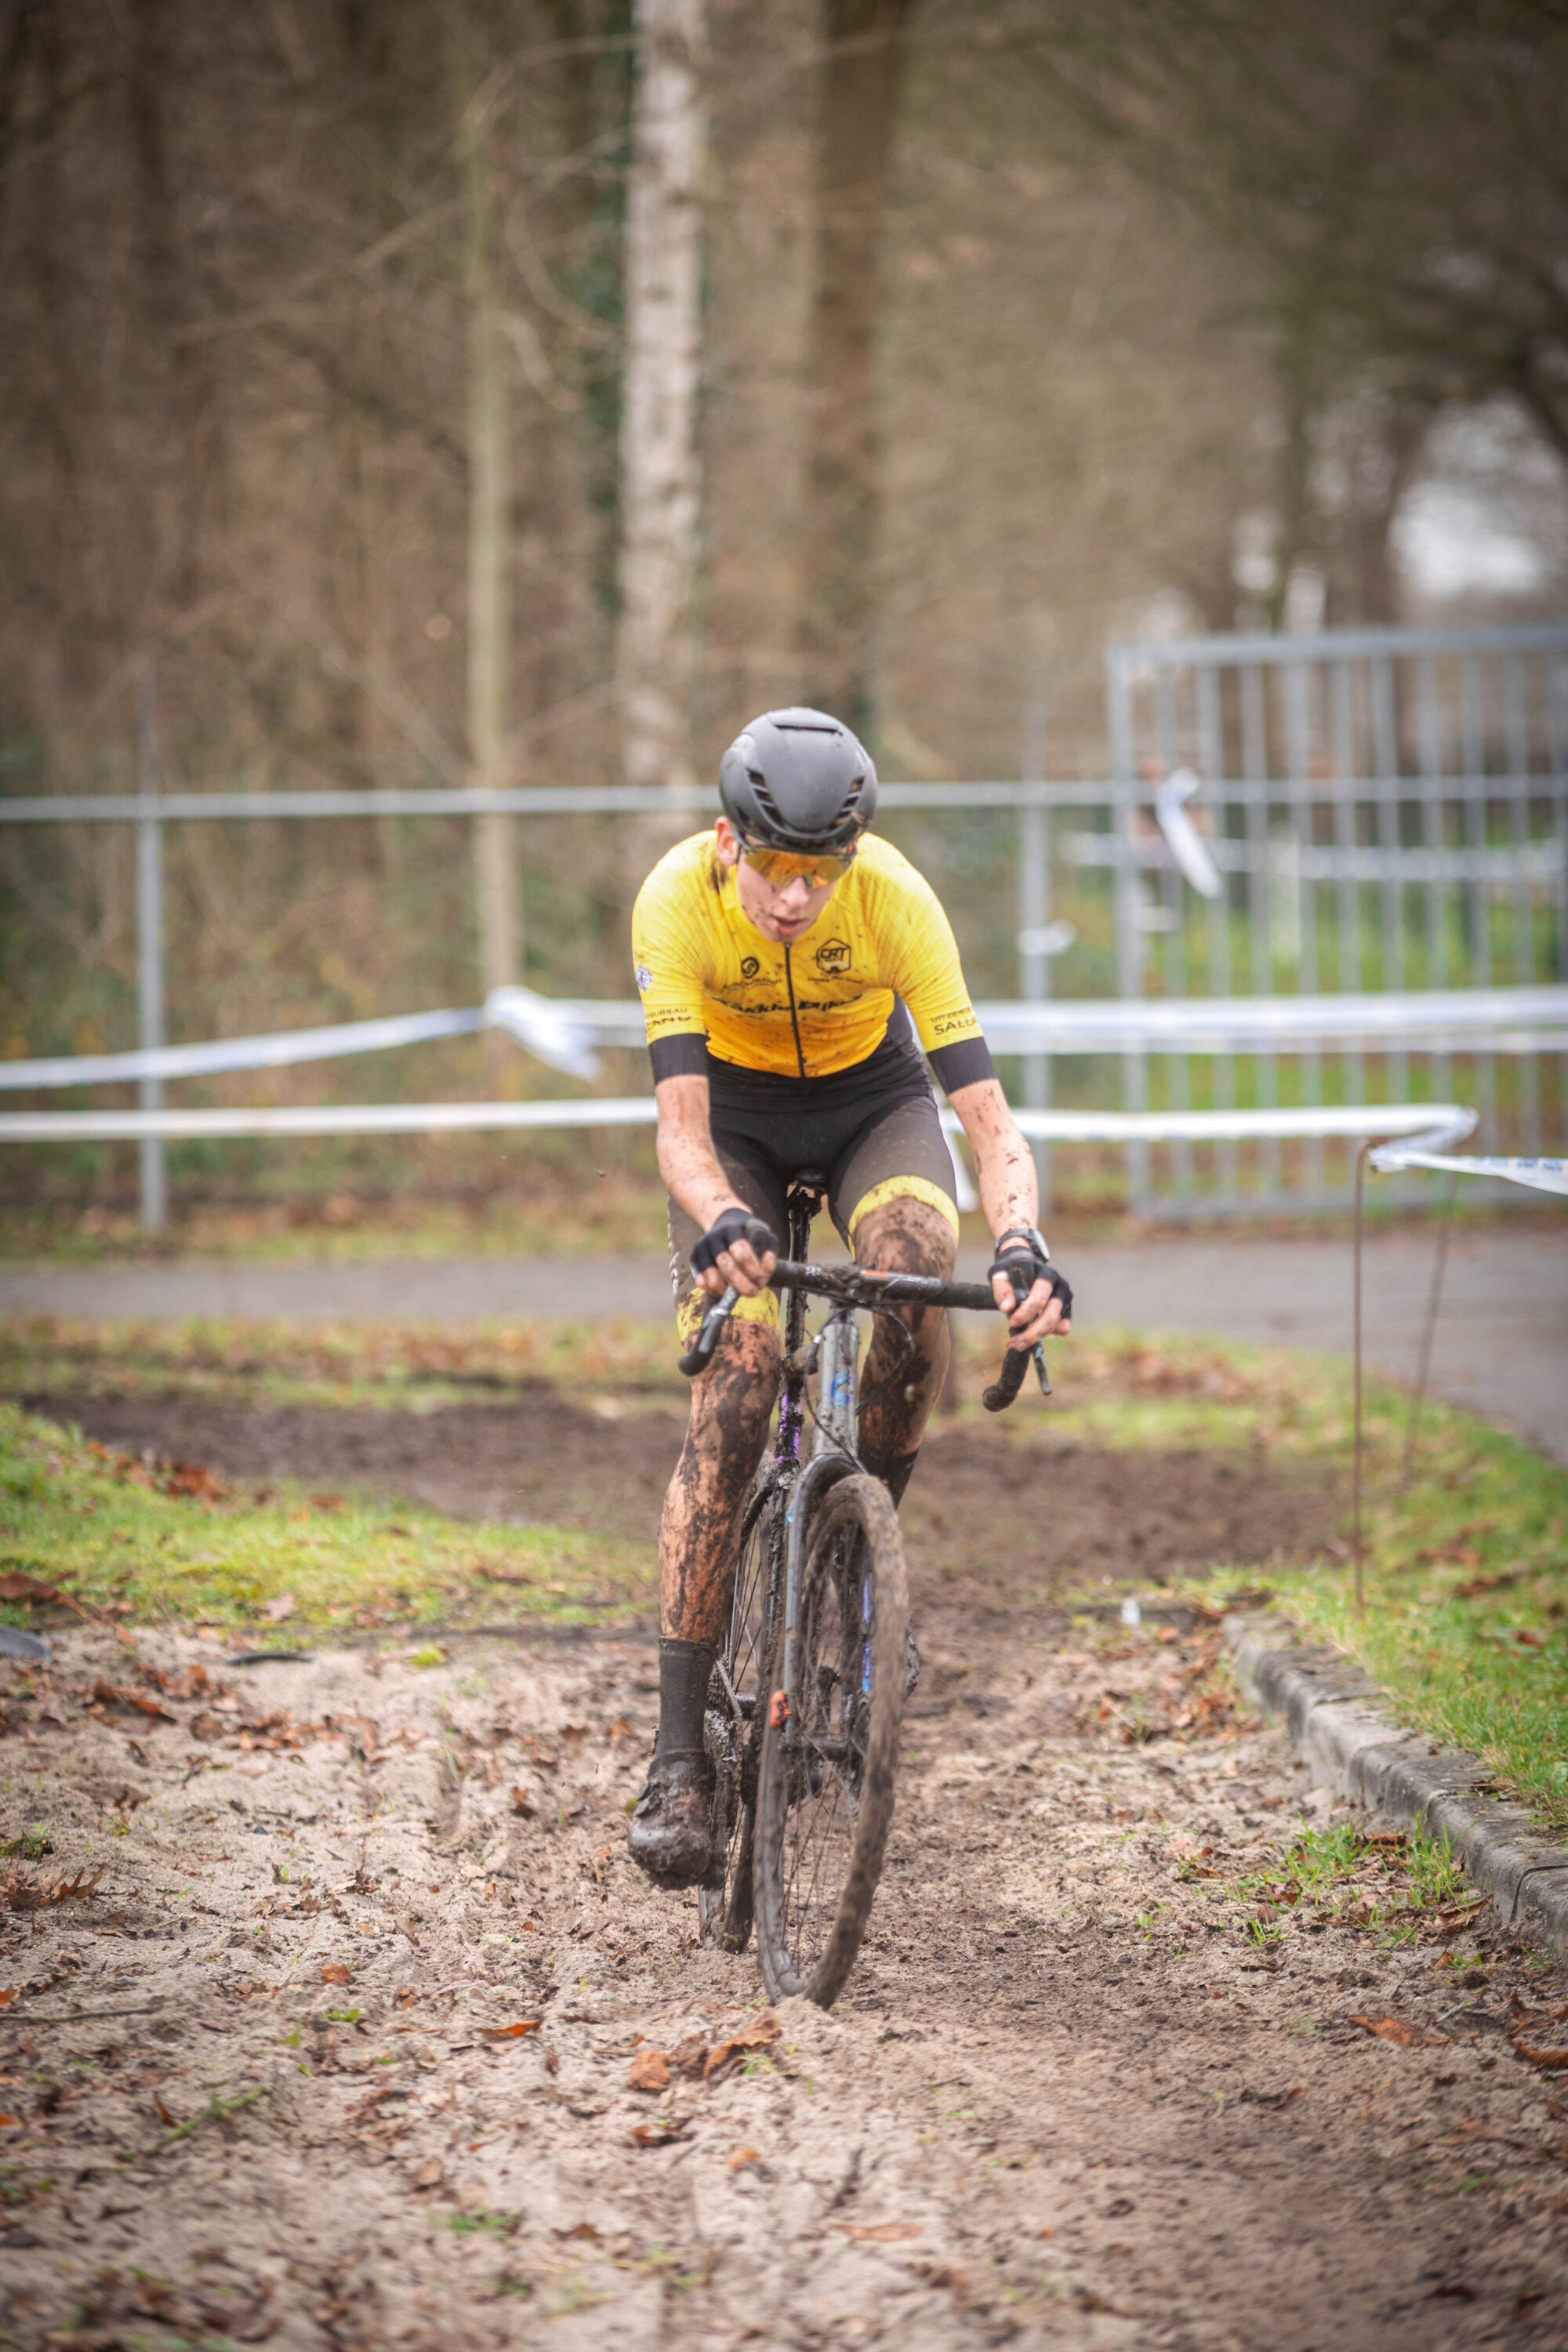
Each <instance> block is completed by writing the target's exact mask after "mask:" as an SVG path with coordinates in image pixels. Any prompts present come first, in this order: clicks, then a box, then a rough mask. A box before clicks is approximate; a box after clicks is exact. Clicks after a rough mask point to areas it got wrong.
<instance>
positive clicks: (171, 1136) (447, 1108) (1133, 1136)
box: [0, 1095, 1476, 1143]
mask: <svg viewBox="0 0 1568 2352" xmlns="http://www.w3.org/2000/svg"><path fill="white" fill-rule="evenodd" d="M656 1116H657V1106H656V1105H655V1102H654V1099H653V1097H652V1096H651V1095H601V1096H595V1097H591V1098H590V1099H588V1100H586V1101H584V1100H578V1101H574V1102H454V1103H299V1104H291V1105H288V1106H286V1107H280V1108H265V1109H252V1110H247V1109H235V1110H101V1111H100V1110H36V1111H35V1110H27V1111H3V1112H0V1142H5V1143H129V1142H140V1141H143V1140H145V1139H148V1138H153V1139H162V1140H163V1141H166V1142H174V1141H176V1140H178V1139H180V1138H182V1137H204V1136H205V1137H209V1138H218V1137H241V1136H289V1135H440V1134H457V1133H460V1132H463V1131H465V1130H473V1129H486V1128H493V1129H517V1128H549V1127H643V1126H651V1125H652V1123H653V1121H654V1119H655V1118H656ZM1015 1116H1016V1118H1017V1122H1018V1125H1019V1127H1020V1129H1022V1131H1023V1132H1024V1134H1025V1135H1026V1136H1029V1137H1031V1138H1033V1139H1036V1140H1037V1141H1039V1142H1041V1143H1215V1142H1237V1143H1245V1142H1247V1141H1248V1140H1257V1139H1260V1138H1279V1139H1284V1140H1289V1139H1290V1138H1292V1137H1298V1138H1300V1137H1310V1136H1348V1137H1351V1138H1352V1139H1353V1138H1357V1137H1366V1136H1373V1135H1408V1136H1410V1137H1412V1138H1413V1139H1416V1140H1418V1141H1426V1140H1428V1139H1439V1138H1440V1139H1441V1140H1442V1141H1444V1142H1457V1141H1458V1140H1459V1139H1460V1138H1461V1137H1463V1136H1466V1135H1468V1134H1469V1133H1470V1132H1471V1130H1472V1129H1473V1128H1474V1127H1475V1124H1476V1114H1475V1112H1474V1111H1471V1110H1466V1109H1464V1108H1461V1107H1460V1106H1459V1105H1458V1104H1457V1103H1406V1104H1370V1105H1359V1104H1358V1105H1349V1104H1347V1105H1335V1106H1334V1107H1332V1108H1322V1109H1319V1108H1303V1109H1300V1110H1182V1111H1115V1110H1110V1111H1100V1110H1094V1111H1078V1110H1021V1111H1018V1112H1016V1114H1015ZM942 1125H943V1127H944V1128H945V1129H946V1130H947V1132H948V1133H949V1134H950V1135H955V1134H958V1133H960V1132H961V1131H962V1130H961V1129H960V1127H959V1122H958V1118H957V1117H956V1115H955V1114H954V1113H953V1112H952V1111H943V1113H942Z"/></svg>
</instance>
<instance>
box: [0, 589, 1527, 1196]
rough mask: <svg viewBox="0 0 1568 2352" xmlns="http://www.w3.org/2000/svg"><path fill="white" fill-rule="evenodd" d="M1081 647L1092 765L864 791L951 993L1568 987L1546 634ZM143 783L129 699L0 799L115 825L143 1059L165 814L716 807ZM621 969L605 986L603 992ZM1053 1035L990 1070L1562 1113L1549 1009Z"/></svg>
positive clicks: (1325, 1180) (1523, 1121) (57, 816)
mask: <svg viewBox="0 0 1568 2352" xmlns="http://www.w3.org/2000/svg"><path fill="white" fill-rule="evenodd" d="M1106 660H1107V678H1108V696H1109V719H1110V752H1111V760H1110V766H1111V774H1110V779H1109V780H1108V781H1096V782H1082V783H1063V782H1043V781H1025V782H992V783H951V784H908V783H905V784H899V783H889V784H887V785H885V786H884V788H883V793H882V806H883V808H884V809H885V811H886V812H887V816H886V820H885V822H886V825H887V829H888V830H889V833H891V834H892V835H894V836H895V837H896V838H900V839H902V840H903V842H904V845H906V846H907V847H909V848H910V850H911V851H912V853H913V854H914V856H916V859H917V862H918V863H920V864H921V865H922V866H924V867H925V868H926V870H927V871H928V872H929V873H930V874H931V877H932V879H933V880H934V881H935V882H936V883H937V885H938V887H939V888H940V889H941V890H942V896H943V898H944V901H945V902H946V903H947V905H948V907H949V908H950V911H951V912H952V914H953V917H954V921H955V928H956V929H957V930H958V934H959V940H960V945H961V947H962V949H963V953H964V958H965V962H966V966H967V967H968V968H969V970H970V972H971V977H972V979H973V980H974V981H975V982H977V983H978V984H977V989H976V992H977V993H980V994H986V993H991V992H996V993H998V994H1000V993H1002V992H1004V991H1005V990H1007V989H1009V988H1016V991H1017V994H1018V997H1019V998H1020V999H1021V1000H1022V1001H1023V1003H1024V1004H1026V1005H1030V1004H1038V1005H1041V1006H1042V1007H1047V1006H1049V1005H1050V1004H1051V1003H1053V1002H1054V1003H1057V1004H1058V1005H1060V1006H1061V1008H1062V1010H1063V1011H1064V1012H1065V1011H1066V1007H1067V1004H1068V1003H1069V1002H1073V1001H1081V1000H1084V999H1091V1000H1098V999H1101V998H1104V997H1106V996H1109V995H1110V994H1111V993H1112V992H1114V993H1115V994H1117V995H1119V996H1120V997H1121V999H1123V1000H1129V1001H1130V1002H1129V1003H1128V1004H1127V1008H1126V1009H1127V1012H1128V1013H1131V1004H1132V1003H1135V1002H1137V1001H1140V1000H1142V1001H1152V1000H1170V999H1179V1000H1183V1001H1184V1002H1185V1003H1190V1004H1192V1006H1193V1007H1194V1014H1196V1013H1201V1008H1202V1003H1203V1002H1204V1001H1205V1000H1207V999H1219V998H1227V999H1228V998H1235V997H1238V996H1247V997H1250V998H1253V999H1259V998H1269V997H1289V996H1293V995H1294V996H1300V997H1301V998H1303V999H1305V998H1312V997H1320V996H1326V997H1331V998H1332V997H1337V998H1339V999H1341V1000H1343V999H1344V998H1345V997H1347V996H1358V997H1363V998H1364V997H1365V996H1367V995H1373V996H1378V995H1396V994H1405V993H1407V992H1412V991H1429V990H1436V989H1461V988H1481V987H1486V986H1489V985H1494V984H1498V985H1500V984H1504V983H1511V984H1513V985H1516V986H1522V985H1529V984H1531V983H1542V982H1551V981H1561V980H1563V979H1565V978H1568V949H1565V941H1568V625H1553V626H1542V627H1532V628H1517V629H1510V630H1475V631H1464V632H1444V633H1440V634H1439V633H1430V632H1415V631H1379V632H1336V631H1327V632H1323V633H1321V634H1319V635H1312V636H1307V637H1300V638H1286V637H1275V636H1259V637H1237V636H1231V637H1214V638H1197V639H1187V640H1181V641H1169V642H1155V643H1148V644H1129V645H1116V646H1110V648H1109V649H1108V652H1107V656H1106ZM158 784H159V779H158V774H157V758H156V745H155V740H154V734H153V713H152V708H151V703H150V701H144V703H143V708H142V767H141V785H142V789H141V791H140V792H139V793H134V794H121V795H106V794H92V795H56V794H51V795H47V796H43V797H39V798H29V799H22V798H15V797H14V798H10V799H0V822H15V823H53V822H82V821H89V822H108V823H127V822H129V823H131V824H133V825H134V827H135V829H136V841H137V861H136V877H137V919H138V945H139V964H138V970H139V982H140V987H139V1043H140V1045H142V1047H145V1048H155V1047H158V1046H161V1045H163V1042H164V1025H165V1024H164V991H165V976H164V949H163V857H164V841H165V835H166V831H167V828H168V826H169V825H170V824H186V823H192V822H201V823H210V822H241V823H243V822H246V821H247V820H251V819H277V818H290V819H291V818H298V819H307V818H309V819H321V818H328V819H334V820H336V819H345V820H346V819H356V818H357V819H362V820H363V819H366V818H377V817H388V816H395V817H450V816H454V815H465V814H469V815H472V814H490V813H494V814H513V815H516V816H518V817H528V818H561V817H567V816H586V815H593V814H619V815H624V816H635V815H638V814H646V813H647V812H650V811H652V812H659V813H664V812H668V811H670V810H672V809H677V808H679V809H690V810H692V811H694V812H701V813H704V814H706V813H708V812H709V811H710V809H711V805H712V798H711V794H710V793H708V792H706V791H694V792H690V793H658V792H637V791H634V790H631V789H629V788H611V789H606V790H587V789H583V788H577V787H571V786H564V787H530V788H520V789H518V790H515V791H509V792H500V793H483V792H478V791H458V790H453V789H450V788H447V787H437V788H432V789H428V790H413V791H407V790H398V791H380V790H373V791H366V790H356V791H342V792H330V791H329V792H321V791H310V792H237V793H163V792H161V791H160V790H159V789H158ZM882 822H883V820H881V819H879V824H881V823H882ZM618 978H619V975H612V974H608V973H607V974H606V975H605V980H606V983H607V986H606V990H605V992H606V993H609V992H611V991H612V990H613V989H614V988H615V986H616V980H617V979H618ZM1001 1009H1002V1008H998V1010H1001ZM1216 1009H1217V1008H1216ZM1305 1009H1306V1008H1305V1007H1303V1010H1305ZM1164 1010H1165V1011H1166V1012H1167V1013H1170V1012H1173V1011H1174V1010H1175V1008H1174V1007H1173V1006H1171V1005H1170V1004H1168V1003H1167V1004H1166V1005H1165V1007H1164ZM1075 1026H1078V1028H1079V1034H1077V1035H1076V1036H1075V1037H1074V1039H1073V1040H1072V1041H1071V1042H1072V1045H1073V1048H1074V1050H1072V1051H1071V1052H1068V1053H1066V1054H1063V1053H1060V1052H1053V1051H1052V1050H1051V1045H1052V1029H1053V1024H1052V1022H1051V1020H1050V1018H1049V1015H1048V1014H1047V1016H1046V1018H1045V1020H1044V1024H1043V1025H1042V1027H1041V1029H1040V1030H1039V1031H1038V1032H1037V1033H1036V1034H1037V1040H1038V1042H1037V1043H1036V1042H1034V1041H1033V1040H1031V1038H1030V1037H1029V1036H1028V1034H1027V1024H1024V1027H1023V1028H1022V1029H1021V1030H1020V1032H1019V1034H1018V1037H1017V1038H1016V1041H1015V1044H1014V1050H1013V1053H1012V1055H1009V1057H1008V1059H1007V1061H1006V1062H1005V1071H1006V1075H1007V1076H1009V1077H1010V1079H1012V1080H1013V1082H1014V1084H1015V1087H1016V1092H1017V1094H1018V1095H1019V1096H1020V1097H1021V1098H1022V1100H1023V1101H1024V1102H1025V1104H1026V1105H1027V1106H1029V1107H1031V1108H1037V1109H1043V1108H1047V1107H1048V1106H1050V1105H1051V1104H1052V1103H1053V1101H1054V1102H1056V1103H1057V1104H1058V1105H1060V1106H1061V1107H1064V1108H1066V1107H1069V1106H1071V1107H1082V1108H1095V1107H1097V1106H1098V1107H1100V1108H1108V1107H1110V1105H1112V1104H1120V1106H1121V1108H1125V1109H1128V1110H1134V1111H1141V1110H1146V1109H1170V1110H1177V1111H1179V1110H1186V1109H1210V1110H1215V1111H1226V1110H1228V1109H1232V1108H1258V1109H1268V1108H1275V1107H1280V1108H1283V1107H1288V1106H1290V1105H1308V1106H1316V1105H1321V1104H1328V1105H1332V1104H1336V1103H1349V1104H1354V1103H1358V1102H1364V1101H1366V1100H1367V1099H1368V1095H1367V1091H1366V1089H1367V1087H1368V1085H1369V1083H1371V1084H1373V1085H1374V1086H1375V1087H1376V1090H1377V1093H1378V1095H1379V1096H1380V1097H1381V1098H1382V1099H1383V1100H1384V1101H1394V1102H1400V1101H1406V1100H1410V1099H1413V1098H1414V1099H1434V1098H1436V1099H1445V1098H1447V1097H1450V1096H1451V1095H1453V1094H1454V1093H1456V1092H1458V1094H1460V1095H1462V1096H1468V1097H1469V1098H1471V1099H1473V1100H1475V1101H1477V1102H1478V1103H1479V1107H1480V1109H1481V1111H1482V1131H1481V1146H1482V1149H1483V1150H1486V1151H1489V1152H1496V1151H1499V1150H1525V1151H1529V1152H1537V1151H1539V1150H1540V1149H1541V1146H1542V1134H1543V1131H1548V1132H1550V1133H1551V1134H1552V1135H1553V1136H1556V1135H1560V1134H1561V1131H1562V1128H1563V1080H1564V1075H1565V1070H1568V1055H1565V1054H1564V1052H1563V1032H1562V1030H1561V1027H1560V1026H1559V1027H1558V1029H1557V1030H1556V1032H1555V1034H1552V1033H1547V1034H1536V1033H1535V1032H1533V1031H1531V1030H1523V1031H1518V1032H1516V1033H1515V1034H1510V1033H1509V1032H1508V1031H1507V1030H1506V1029H1502V1030H1499V1029H1495V1028H1494V1029H1491V1030H1488V1031H1486V1032H1485V1033H1484V1035H1485V1042H1484V1043H1482V1044H1479V1045H1477V1044H1473V1043H1471V1042H1470V1041H1469V1039H1468V1038H1464V1037H1460V1038H1457V1039H1455V1038H1448V1037H1447V1036H1446V1035H1445V1033H1444V1032H1443V1030H1442V1029H1441V1028H1440V1027H1439V1028H1437V1029H1436V1030H1434V1029H1433V1028H1432V1026H1431V1025H1430V1024H1427V1027H1426V1033H1425V1038H1424V1039H1423V1035H1422V1033H1421V1032H1420V1030H1419V1029H1418V1028H1416V1027H1413V1028H1412V1029H1411V1030H1410V1032H1409V1034H1407V1035H1405V1036H1404V1037H1403V1039H1402V1040H1401V1041H1399V1042H1393V1043H1386V1044H1382V1045H1375V1044H1374V1045H1368V1044H1366V1043H1364V1042H1356V1041H1355V1039H1354V1038H1353V1037H1351V1038H1348V1039H1342V1040H1336V1039H1334V1038H1333V1037H1332V1035H1331V1034H1330V1033H1331V1030H1332V1027H1333V1024H1331V1023H1328V1024H1324V1037H1323V1039H1322V1040H1321V1041H1312V1040H1309V1042H1304V1043H1302V1044H1301V1045H1299V1046H1293V1045H1278V1046H1277V1045H1276V1044H1275V1043H1274V1042H1273V1037H1272V1035H1270V1036H1260V1035H1255V1034H1252V1032H1248V1033H1247V1034H1237V1033H1236V1024H1229V1029H1228V1031H1227V1024H1225V1023H1205V1022H1202V1021H1198V1020H1196V1019H1190V1020H1182V1019H1177V1020H1175V1021H1173V1022H1160V1023H1155V1022H1153V1021H1151V1023H1149V1024H1143V1025H1142V1026H1140V1024H1137V1023H1136V1022H1132V1023H1131V1024H1123V1025H1121V1028H1120V1030H1119V1033H1118V1035H1117V1042H1116V1043H1114V1044H1108V1045H1100V1044H1099V1043H1098V1041H1096V1042H1095V1043H1094V1044H1093V1045H1090V1044H1089V1041H1088V1039H1087V1038H1086V1036H1085V1035H1084V1034H1083V1032H1082V1028H1081V1024H1075ZM1256 1028H1257V1024H1253V1031H1256ZM1156 1030H1158V1031H1159V1034H1155V1032H1156ZM1308 1030H1309V1031H1310V1024H1308ZM1064 1042H1067V1041H1066V1040H1065V1039H1064ZM997 1043H998V1045H1000V1046H1001V1047H1002V1050H1003V1052H1004V1053H1005V1052H1006V1045H1005V1041H1004V1040H1003V1039H1002V1038H1001V1037H1000V1036H999V1037H998V1040H997ZM1020 1048H1021V1050H1020ZM139 1091H140V1097H141V1100H142V1104H143V1106H144V1107H145V1108H149V1109H152V1108H156V1107H157V1106H158V1104H159V1103H160V1102H161V1100H162V1098H163V1086H162V1082H161V1081H160V1080H158V1079H156V1078H144V1079H142V1081H141V1084H140V1089H139ZM141 1150H142V1207H143V1216H144V1219H145V1220H146V1221H147V1222H148V1223H153V1224H154V1225H156V1224H159V1223H162V1222H163V1188H164V1174H163V1143H162V1141H161V1140H159V1139H155V1138H152V1137H149V1138H147V1139H144V1140H143V1141H142V1145H141ZM1047 1172H1048V1171H1047ZM1126 1181H1127V1194H1128V1198H1129V1201H1130V1204H1131V1206H1132V1207H1133V1208H1135V1209H1136V1210H1138V1211H1140V1212H1142V1213H1144V1214H1146V1215H1150V1216H1171V1217H1189V1216H1194V1215H1214V1214H1229V1215H1234V1214H1244V1213H1253V1212H1267V1213H1279V1212H1282V1211H1289V1210H1292V1209H1298V1208H1300V1209H1309V1208H1318V1207H1321V1206H1325V1205H1329V1204H1331V1203H1339V1202H1345V1201H1348V1199H1349V1197H1350V1167H1349V1159H1348V1155H1347V1153H1346V1151H1345V1150H1344V1149H1343V1147H1342V1146H1340V1145H1338V1144H1336V1143H1334V1142H1333V1141H1331V1140H1330V1141H1323V1140H1310V1139H1309V1140H1303V1141H1300V1142H1288V1143H1281V1142H1279V1141H1269V1140H1263V1141H1258V1142H1243V1141H1238V1140H1232V1141H1229V1142H1217V1143H1214V1144H1205V1143H1194V1142H1192V1141H1185V1142H1173V1143H1170V1144H1164V1145H1151V1144H1148V1143H1132V1144H1129V1145H1128V1146H1127V1147H1126ZM1516 1197H1517V1196H1516Z"/></svg>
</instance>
